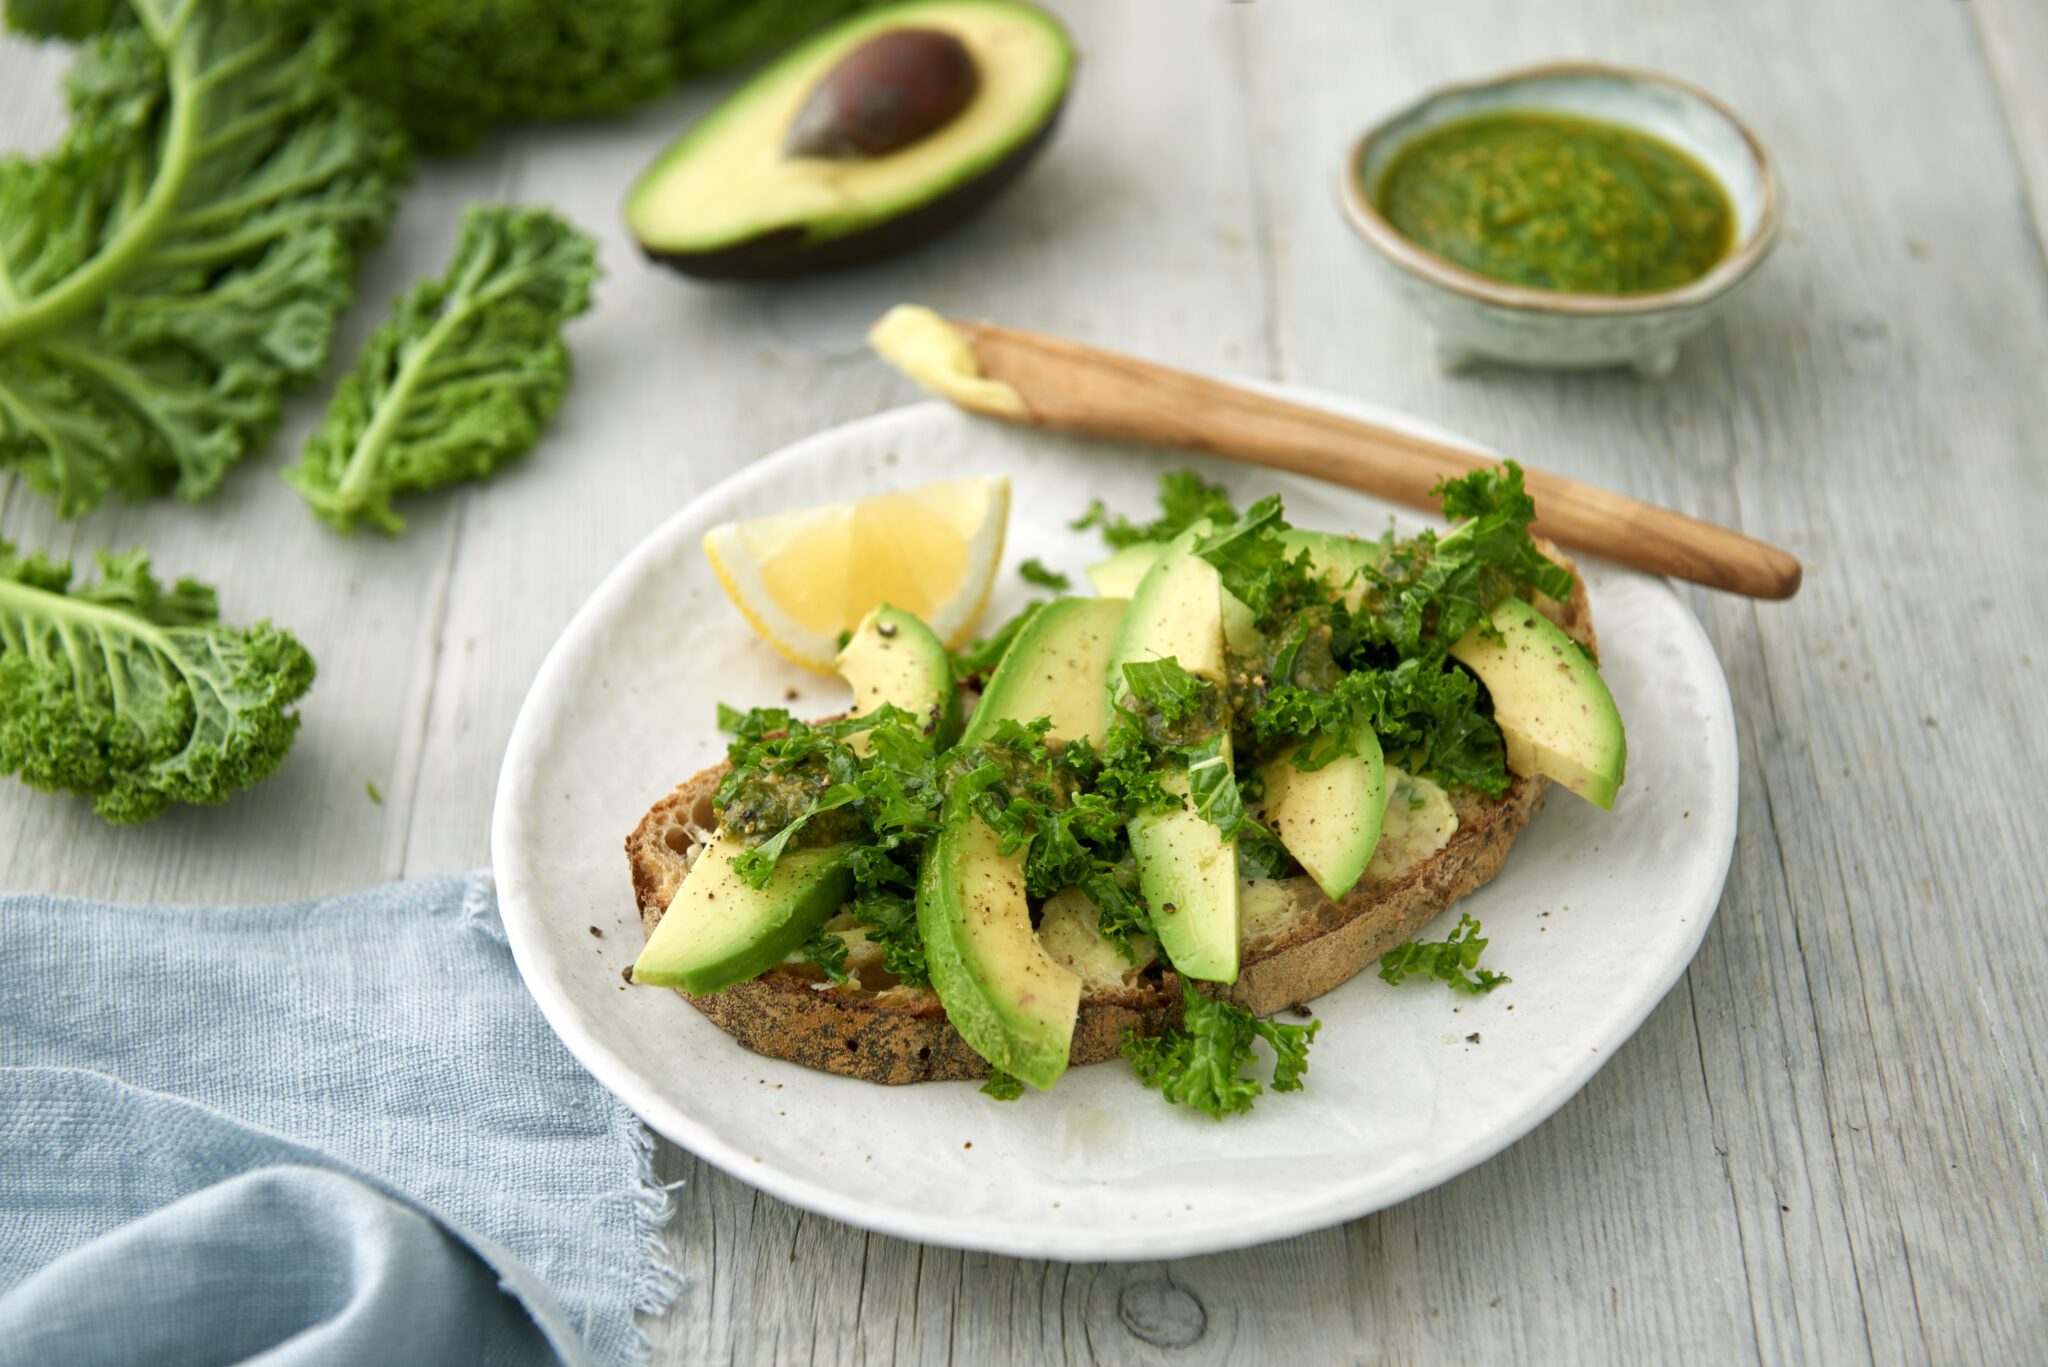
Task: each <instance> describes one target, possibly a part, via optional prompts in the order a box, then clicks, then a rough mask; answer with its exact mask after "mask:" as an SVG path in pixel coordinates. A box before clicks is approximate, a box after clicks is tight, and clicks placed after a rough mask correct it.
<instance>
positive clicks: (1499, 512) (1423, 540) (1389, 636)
mask: <svg viewBox="0 0 2048 1367" xmlns="http://www.w3.org/2000/svg"><path fill="white" fill-rule="evenodd" d="M1432 492H1434V493H1436V494H1437V495H1439V496H1440V497H1441V498H1442V499H1443V507H1444V516H1446V517H1450V518H1465V519H1468V520H1467V521H1465V522H1464V523H1462V524H1461V525H1460V526H1459V527H1457V528H1456V529H1455V530H1453V531H1451V532H1450V533H1448V534H1447V535H1445V536H1442V537H1438V536H1436V535H1434V534H1433V533H1430V532H1424V533H1423V534H1422V535H1420V536H1418V537H1416V538H1415V539H1414V540H1413V541H1406V542H1403V543H1401V544H1400V545H1398V546H1396V547H1394V548H1393V550H1392V552H1391V553H1390V554H1389V555H1388V557H1387V560H1386V562H1385V563H1384V564H1382V565H1381V566H1379V567H1378V568H1376V569H1375V568H1370V567H1369V568H1367V569H1365V570H1364V571H1363V574H1364V577H1365V582H1366V584H1367V586H1368V596H1367V601H1368V604H1369V605H1370V606H1371V608H1372V610H1371V611H1370V612H1369V613H1368V614H1367V615H1366V617H1365V619H1364V620H1365V621H1366V622H1367V623H1369V624H1370V625H1371V627H1372V628H1373V634H1374V635H1375V636H1376V637H1377V638H1378V639H1379V640H1380V641H1382V642H1384V643H1386V644H1387V645H1390V646H1392V647H1393V648H1394V649H1396V650H1398V651H1400V653H1401V654H1403V655H1415V654H1419V653H1422V652H1423V651H1425V650H1428V649H1430V648H1431V647H1442V648H1448V647H1449V646H1450V645H1452V644H1453V643H1454V642H1456V641H1457V640H1458V639H1459V638H1460V637H1462V636H1463V635H1464V634H1465V633H1466V632H1468V631H1470V630H1471V629H1472V628H1473V627H1475V626H1477V625H1478V624H1479V622H1480V620H1481V619H1482V618H1484V617H1485V616H1486V615H1487V614H1488V613H1490V612H1492V611H1493V609H1494V608H1496V607H1498V606H1499V605H1500V602H1501V600H1502V599H1504V598H1506V597H1507V596H1508V595H1509V594H1510V593H1512V592H1514V591H1515V590H1516V589H1517V588H1526V589H1533V590H1535V591H1536V592H1539V593H1544V594H1548V595H1549V596H1550V597H1552V598H1568V597H1570V596H1571V591H1572V576H1571V573H1570V572H1569V571H1568V570H1566V569H1564V567H1562V566H1560V565H1556V564H1553V563H1552V562H1551V561H1549V560H1548V559H1546V558H1544V555H1543V553H1542V552H1541V551H1539V550H1537V549H1536V542H1535V540H1534V539H1533V538H1532V537H1531V536H1530V535H1529V523H1530V522H1531V521H1532V520H1534V518H1535V516H1536V505H1535V503H1534V502H1533V501H1531V499H1530V498H1529V496H1528V494H1527V493H1526V492H1524V490H1523V488H1522V467H1521V466H1519V465H1517V464H1515V462H1513V461H1507V462H1505V463H1504V464H1503V465H1502V466H1501V468H1500V469H1499V470H1474V471H1473V472H1472V473H1471V474H1469V475H1466V476H1464V477H1462V478H1460V479H1454V480H1447V481H1445V482H1444V483H1442V484H1439V485H1437V486H1436V488H1435V489H1434V490H1433V491H1432Z"/></svg>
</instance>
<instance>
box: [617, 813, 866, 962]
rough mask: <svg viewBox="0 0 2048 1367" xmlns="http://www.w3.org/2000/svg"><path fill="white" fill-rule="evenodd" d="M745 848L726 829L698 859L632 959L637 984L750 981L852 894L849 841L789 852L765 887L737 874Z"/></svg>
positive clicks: (811, 932)
mask: <svg viewBox="0 0 2048 1367" xmlns="http://www.w3.org/2000/svg"><path fill="white" fill-rule="evenodd" d="M744 849H746V845H745V844H744V843H742V842H741V841H740V839H739V838H738V837H737V836H733V835H728V834H726V833H724V832H720V833H719V836H718V838H717V839H716V840H714V841H712V843H711V845H710V847H709V848H707V849H705V850H704V851H703V852H702V853H700V854H699V855H698V856H697V862H696V863H695V864H692V865H691V866H690V875H689V877H687V878H685V879H684V880H683V885H682V887H680V888H678V889H677V890H676V895H675V897H674V898H673V899H671V900H670V902H669V904H668V910H667V911H666V912H665V913H663V915H662V918H661V921H660V923H659V924H658V925H656V926H655V927H654V934H653V935H651V936H649V937H648V940H647V947H646V948H645V949H643V950H641V951H640V957H639V958H638V959H637V960H635V961H634V964H633V981H634V982H636V983H646V984H649V985H651V986H655V987H680V988H682V989H683V991H685V992H694V993H705V992H718V991H721V990H723V989H725V988H727V987H730V986H732V985H733V984H734V983H737V982H745V981H746V980H747V979H749V978H752V977H755V976H757V975H759V974H761V973H763V972H765V971H767V970H768V969H770V968H773V967H774V966H775V965H776V964H779V963H781V962H782V961H783V960H784V959H786V958H788V957H789V955H790V954H791V953H793V952H794V951H796V950H798V949H800V948H802V947H803V944H804V942H805V941H806V940H808V939H810V938H811V936H813V935H815V934H817V932H818V928H819V927H820V926H822V925H824V924H825V922H826V921H828V920H830V919H831V918H832V916H833V914H834V913H835V912H837V911H838V910H839V908H840V905H841V904H842V903H844V902H845V901H846V899H847V896H848V895H849V894H850V893H852V891H853V871H852V868H851V866H850V864H849V862H848V858H847V857H848V856H849V855H850V854H852V852H853V850H854V846H853V845H852V844H851V843H850V842H848V843H839V844H832V845H820V846H817V847H815V848H812V849H798V850H792V851H790V852H788V853H786V854H784V855H783V856H782V858H780V859H778V860H776V861H775V871H774V873H772V874H771V875H770V876H769V879H768V886H766V887H764V888H756V887H752V886H749V885H748V883H747V882H746V880H745V879H743V878H741V877H740V876H739V874H737V873H736V872H734V871H733V867H732V860H733V856H735V855H737V854H739V853H740V852H741V851H742V850H744Z"/></svg>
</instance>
